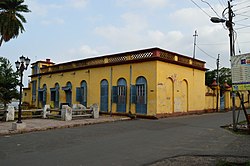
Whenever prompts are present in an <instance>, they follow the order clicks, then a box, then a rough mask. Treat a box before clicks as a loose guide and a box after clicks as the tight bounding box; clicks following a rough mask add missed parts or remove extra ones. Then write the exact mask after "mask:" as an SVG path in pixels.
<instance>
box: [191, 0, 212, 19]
mask: <svg viewBox="0 0 250 166" xmlns="http://www.w3.org/2000/svg"><path fill="white" fill-rule="evenodd" d="M190 1H191V2H193V4H195V5H196V6H197V7H198V8H199V9H200V10H201V11H203V13H205V14H206V15H207V16H208V17H209V18H211V16H210V15H209V14H208V13H207V12H206V11H205V10H204V9H202V8H201V7H200V6H199V5H198V4H197V3H196V2H194V1H193V0H190Z"/></svg>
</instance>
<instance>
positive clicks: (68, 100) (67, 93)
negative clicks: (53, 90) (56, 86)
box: [62, 82, 72, 106]
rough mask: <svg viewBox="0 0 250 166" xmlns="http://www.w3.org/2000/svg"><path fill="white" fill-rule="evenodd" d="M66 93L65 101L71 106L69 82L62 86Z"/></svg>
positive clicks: (70, 86)
mask: <svg viewBox="0 0 250 166" xmlns="http://www.w3.org/2000/svg"><path fill="white" fill-rule="evenodd" d="M62 90H64V92H65V95H66V103H67V104H68V105H69V106H71V105H72V84H71V82H67V84H66V86H64V87H62Z"/></svg>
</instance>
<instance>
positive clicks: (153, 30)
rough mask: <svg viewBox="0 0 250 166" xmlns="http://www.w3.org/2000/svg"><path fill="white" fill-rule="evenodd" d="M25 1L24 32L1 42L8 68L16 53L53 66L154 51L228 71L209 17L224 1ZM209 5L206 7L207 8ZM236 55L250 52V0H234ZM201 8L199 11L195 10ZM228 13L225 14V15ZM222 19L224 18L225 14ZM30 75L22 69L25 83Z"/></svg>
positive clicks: (224, 39) (221, 33)
mask: <svg viewBox="0 0 250 166" xmlns="http://www.w3.org/2000/svg"><path fill="white" fill-rule="evenodd" d="M202 1H204V0H57V1H52V0H26V1H25V4H27V5H28V6H29V9H30V10H31V11H32V12H31V13H28V14H25V17H26V19H27V23H26V24H24V26H25V29H26V31H25V32H24V33H23V34H20V36H19V37H18V38H17V39H12V40H11V41H10V42H7V43H3V45H2V47H0V56H3V57H6V58H8V59H9V60H10V61H11V62H12V64H13V65H14V62H15V61H16V60H17V59H18V58H19V56H20V55H24V56H28V57H29V58H30V59H31V62H32V63H33V62H35V61H37V60H45V59H46V58H50V59H51V60H52V61H53V62H55V63H61V62H67V61H72V60H78V59H85V58H88V57H94V56H95V57H96V56H101V55H107V54H113V53H119V52H125V51H132V50H137V49H144V48H151V47H159V48H162V49H166V50H169V51H173V52H177V53H180V54H183V55H186V56H190V57H193V43H194V37H193V35H194V32H195V30H197V31H198V37H197V47H196V55H195V57H196V58H197V59H200V60H203V61H206V68H208V69H214V68H216V58H217V55H218V54H220V57H221V59H220V60H221V62H220V67H230V61H229V38H228V30H227V29H226V27H225V26H223V24H214V23H212V22H211V21H210V17H213V16H217V14H218V15H219V16H220V17H222V12H223V10H224V9H225V8H226V7H227V0H207V1H206V2H208V3H209V4H208V3H205V2H202ZM209 5H210V6H209ZM232 5H234V7H233V10H234V12H235V14H236V16H235V17H234V22H235V26H234V29H235V30H236V32H237V40H236V53H238V52H239V48H240V50H241V53H249V52H250V47H249V45H250V27H247V26H250V10H249V9H250V7H249V6H250V1H249V0H234V1H233V2H232ZM198 6H199V7H200V8H199V7H198ZM225 14H227V11H226V12H225ZM226 16H227V15H226ZM29 74H30V70H29V71H26V74H25V77H26V78H25V79H27V75H29Z"/></svg>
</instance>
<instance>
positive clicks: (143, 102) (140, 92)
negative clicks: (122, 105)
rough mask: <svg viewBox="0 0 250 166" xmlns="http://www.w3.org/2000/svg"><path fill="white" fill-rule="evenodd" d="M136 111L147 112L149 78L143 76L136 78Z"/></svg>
mask: <svg viewBox="0 0 250 166" xmlns="http://www.w3.org/2000/svg"><path fill="white" fill-rule="evenodd" d="M136 113H138V114H147V80H146V79H145V78H144V77H142V76H140V77H138V78H137V79H136Z"/></svg>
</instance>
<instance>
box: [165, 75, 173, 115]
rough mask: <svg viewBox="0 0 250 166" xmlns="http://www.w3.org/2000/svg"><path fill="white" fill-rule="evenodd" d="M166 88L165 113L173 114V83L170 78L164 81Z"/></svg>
mask: <svg viewBox="0 0 250 166" xmlns="http://www.w3.org/2000/svg"><path fill="white" fill-rule="evenodd" d="M166 88H167V101H166V102H167V103H166V105H167V112H168V113H174V81H173V79H172V78H171V77H169V78H167V81H166Z"/></svg>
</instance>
